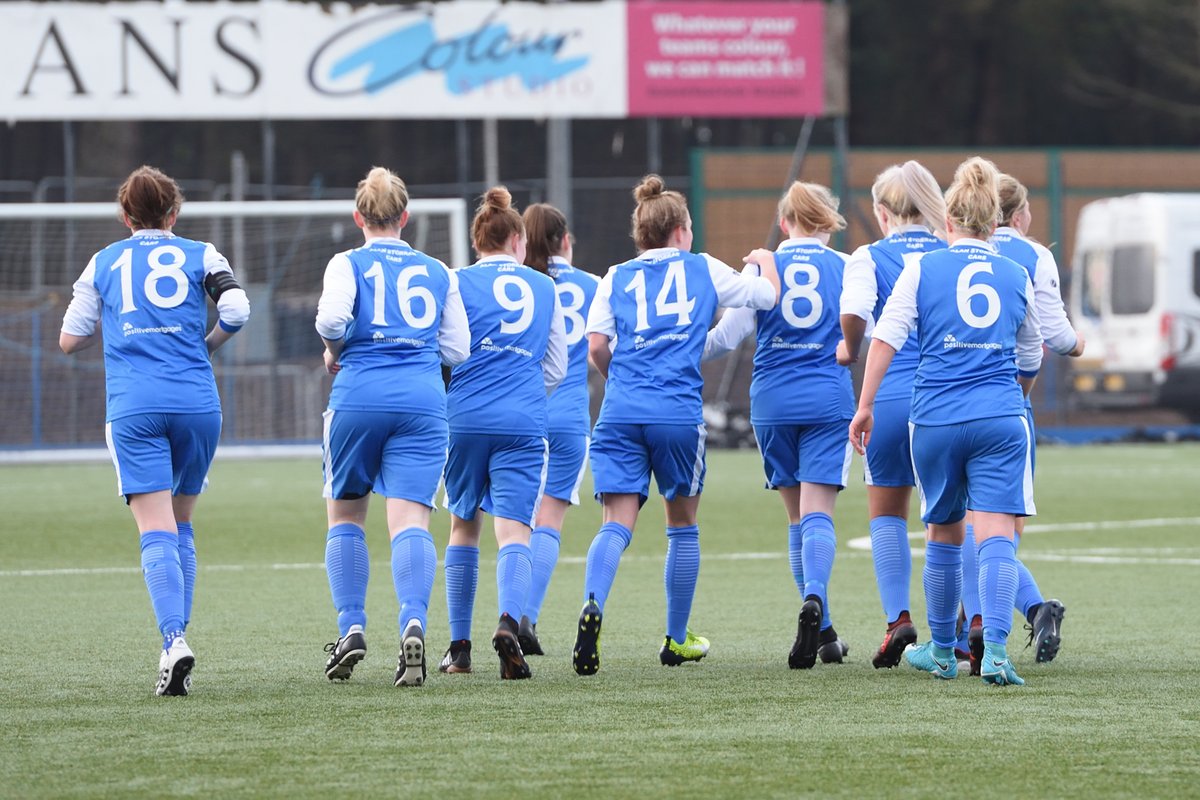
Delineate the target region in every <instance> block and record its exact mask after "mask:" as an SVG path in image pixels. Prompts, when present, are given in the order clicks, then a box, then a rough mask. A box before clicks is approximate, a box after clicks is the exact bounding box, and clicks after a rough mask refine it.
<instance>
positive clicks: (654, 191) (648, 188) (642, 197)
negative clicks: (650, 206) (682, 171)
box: [633, 174, 667, 203]
mask: <svg viewBox="0 0 1200 800" xmlns="http://www.w3.org/2000/svg"><path fill="white" fill-rule="evenodd" d="M666 189H667V185H666V184H665V183H663V179H662V178H661V177H659V176H658V175H653V174H651V175H647V176H646V177H644V178H642V182H641V183H639V184H638V185H637V186H636V187H635V188H634V190H633V199H634V200H636V201H638V202H639V203H644V202H646V201H647V200H653V199H654V198H655V197H658V196H659V195H661V194H662V193H663V192H665V191H666Z"/></svg>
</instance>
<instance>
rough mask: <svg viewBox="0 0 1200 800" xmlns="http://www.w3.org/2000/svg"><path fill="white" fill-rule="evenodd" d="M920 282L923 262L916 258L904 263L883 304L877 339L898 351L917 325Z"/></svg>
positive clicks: (877, 327) (875, 335) (876, 331)
mask: <svg viewBox="0 0 1200 800" xmlns="http://www.w3.org/2000/svg"><path fill="white" fill-rule="evenodd" d="M920 284H921V262H920V261H919V260H916V259H914V260H912V261H909V262H908V263H906V264H905V265H904V269H903V270H901V271H900V277H899V278H897V279H896V285H895V287H893V289H892V293H891V295H889V296H888V299H887V302H886V303H884V305H883V313H882V314H880V315H879V322H877V323H876V324H875V334H874V338H875V339H877V340H879V341H881V342H886V343H887V344H890V345H891V346H892V347H893V348H895V349H896V350H897V351H899V350H900V348H902V347H904V343H905V342H907V341H908V336H909V334H911V333H912V331H913V329H914V328H915V327H916V326H917V287H918V286H919V285H920Z"/></svg>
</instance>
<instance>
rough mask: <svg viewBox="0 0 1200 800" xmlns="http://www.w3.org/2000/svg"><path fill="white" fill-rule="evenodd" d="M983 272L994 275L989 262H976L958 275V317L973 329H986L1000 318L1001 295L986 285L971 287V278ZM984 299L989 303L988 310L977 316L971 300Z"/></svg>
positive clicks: (956, 292)
mask: <svg viewBox="0 0 1200 800" xmlns="http://www.w3.org/2000/svg"><path fill="white" fill-rule="evenodd" d="M981 272H986V273H987V274H988V275H991V274H993V273H992V265H991V264H989V263H987V262H976V263H974V264H971V265H970V266H968V267H967V268H966V269H964V270H963V271H962V272H960V273H959V274H958V285H957V287H956V291H955V294H956V296H957V297H958V315H959V316H960V317H962V320H963V322H965V323H967V324H968V325H970V326H971V327H972V328H986V327H988V326H990V325H991V324H992V323H994V322H995V321H996V320H997V319H999V318H1000V295H998V294H996V290H995V289H993V288H992V287H991V286H988V285H987V284H986V283H977V284H975V285H974V286H972V285H971V278H974V277H975V276H976V275H978V274H980V273H981ZM973 297H982V298H983V299H984V300H985V301H987V308H986V309H985V310H984V312H983V314H982V315H979V314H976V313H975V312H974V310H972V308H971V298H973Z"/></svg>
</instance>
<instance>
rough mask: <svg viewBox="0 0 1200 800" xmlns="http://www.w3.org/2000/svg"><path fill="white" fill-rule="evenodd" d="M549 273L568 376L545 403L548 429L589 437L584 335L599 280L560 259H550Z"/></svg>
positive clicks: (589, 417) (589, 415)
mask: <svg viewBox="0 0 1200 800" xmlns="http://www.w3.org/2000/svg"><path fill="white" fill-rule="evenodd" d="M547 274H549V276H550V277H551V278H553V279H554V288H555V291H557V292H558V302H559V305H560V306H561V307H562V312H563V322H564V323H565V328H566V336H567V376H566V377H565V378H563V381H562V383H560V384H559V385H558V388H557V389H555V390H554V393H553V394H551V395H550V399H549V400H547V401H546V414H547V427H548V429H549V431H550V432H551V433H581V434H587V432H588V431H589V430H591V427H592V419H591V414H590V404H589V401H588V342H587V337H586V336H585V335H584V332H585V330H586V328H587V316H588V311H589V310H590V309H591V307H592V298H594V297H595V296H596V287H597V285H598V284H599V283H600V280H599V278H597V277H596V276H595V275H592V274H591V273H589V272H584V271H583V270H580V269H576V268H574V267H572V266H571V265H570V264H568V263H567V261H566V260H565V259H562V258H558V257H554V258H552V259H551V260H550V265H549V268H548V269H547Z"/></svg>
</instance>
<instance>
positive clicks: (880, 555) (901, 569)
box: [871, 516, 912, 623]
mask: <svg viewBox="0 0 1200 800" xmlns="http://www.w3.org/2000/svg"><path fill="white" fill-rule="evenodd" d="M871 557H872V558H873V559H874V561H875V583H876V584H877V585H878V586H879V600H880V602H881V603H882V604H883V613H884V615H885V616H886V617H887V621H888V622H889V623H891V622H895V621H896V620H897V619H899V618H900V614H901V613H902V612H905V611H908V608H909V596H908V586H909V583H910V582H911V581H912V550H911V549H910V548H909V546H908V523H907V522H906V521H905V520H904V517H890V516H885V517H875V518H874V519H872V520H871Z"/></svg>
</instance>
